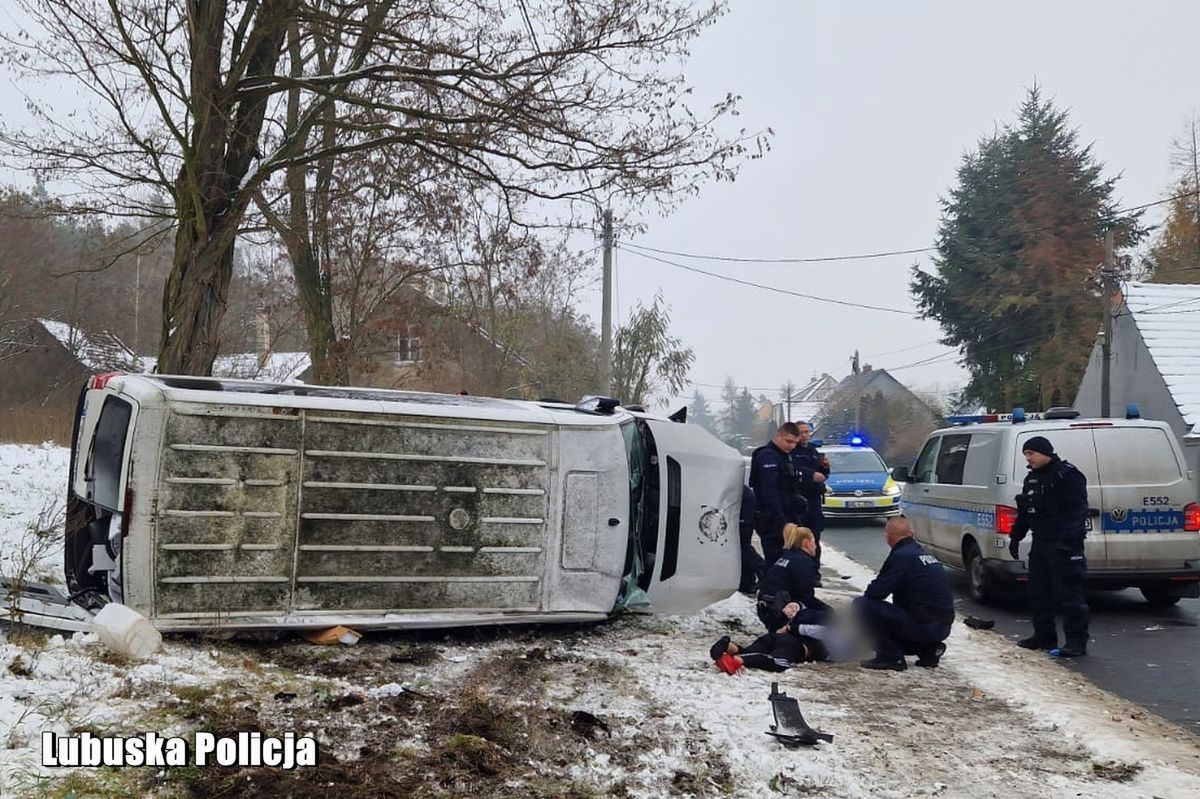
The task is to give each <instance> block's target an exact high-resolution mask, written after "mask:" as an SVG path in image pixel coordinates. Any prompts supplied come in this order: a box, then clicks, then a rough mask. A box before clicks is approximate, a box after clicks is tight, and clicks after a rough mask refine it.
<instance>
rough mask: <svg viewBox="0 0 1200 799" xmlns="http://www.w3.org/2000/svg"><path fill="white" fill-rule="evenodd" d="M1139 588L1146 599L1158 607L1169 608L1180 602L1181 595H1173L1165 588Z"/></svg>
mask: <svg viewBox="0 0 1200 799" xmlns="http://www.w3.org/2000/svg"><path fill="white" fill-rule="evenodd" d="M1138 590H1139V591H1141V592H1142V596H1144V597H1145V598H1146V601H1147V602H1149V603H1150V604H1151V605H1152V606H1153V607H1156V608H1169V607H1171V606H1172V605H1176V604H1178V603H1179V597H1177V596H1172V595H1171V594H1170V593H1169V592H1168V591H1167V589H1165V588H1153V587H1150V586H1147V587H1145V588H1139V589H1138Z"/></svg>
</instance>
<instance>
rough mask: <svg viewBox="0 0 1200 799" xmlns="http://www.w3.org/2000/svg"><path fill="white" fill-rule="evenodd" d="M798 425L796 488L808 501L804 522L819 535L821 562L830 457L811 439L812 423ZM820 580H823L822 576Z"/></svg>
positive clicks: (794, 455) (818, 558)
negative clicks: (822, 499) (822, 501)
mask: <svg viewBox="0 0 1200 799" xmlns="http://www.w3.org/2000/svg"><path fill="white" fill-rule="evenodd" d="M796 428H797V429H798V430H799V431H800V432H799V436H798V440H797V442H796V448H795V449H793V450H792V463H793V465H794V466H795V468H796V489H797V490H798V491H799V492H800V496H802V497H804V501H805V502H806V503H807V505H808V510H807V511H806V512H805V514H804V526H805V527H807V528H808V529H810V530H812V531H813V535H814V536H815V537H816V539H817V566H820V565H821V531H822V530H824V529H825V513H824V511H823V510H822V508H821V497H822V496H824V495H825V478H827V477H829V459H828V458H826V457H825V456H824V455H822V454H821V453H820V451H819V450H818V449H817V448H816V447H814V446H813V445H812V444H811V443H809V442H810V441H812V426H811V425H810V424H809V423H808V422H797V423H796ZM817 583H818V585H819V584H820V580H819V579H818V581H817Z"/></svg>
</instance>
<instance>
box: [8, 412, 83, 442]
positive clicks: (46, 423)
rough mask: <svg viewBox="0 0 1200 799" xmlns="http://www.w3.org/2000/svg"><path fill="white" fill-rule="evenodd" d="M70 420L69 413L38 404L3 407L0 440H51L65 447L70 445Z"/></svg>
mask: <svg viewBox="0 0 1200 799" xmlns="http://www.w3.org/2000/svg"><path fill="white" fill-rule="evenodd" d="M71 422H72V419H71V414H69V413H62V414H59V413H55V412H53V411H49V410H47V409H45V408H43V407H41V406H38V405H21V406H17V407H15V408H5V409H4V412H3V413H0V442H6V443H10V444H40V443H42V442H43V441H53V442H54V443H56V444H58V445H59V446H63V447H67V446H70V445H71Z"/></svg>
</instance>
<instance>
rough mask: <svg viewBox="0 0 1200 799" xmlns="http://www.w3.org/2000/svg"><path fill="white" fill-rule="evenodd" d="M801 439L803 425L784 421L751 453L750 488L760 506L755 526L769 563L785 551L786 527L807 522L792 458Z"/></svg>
mask: <svg viewBox="0 0 1200 799" xmlns="http://www.w3.org/2000/svg"><path fill="white" fill-rule="evenodd" d="M799 440H800V428H798V427H797V426H796V425H795V424H794V423H792V422H784V423H783V424H782V425H780V426H779V429H778V430H776V431H775V435H774V436H773V437H772V438H771V440H770V441H768V442H767V443H766V444H765V445H763V446H761V447H759V448H758V449H756V450H754V452H753V453H751V455H750V487H751V488H752V489H754V498H755V500H756V501H757V505H758V506H757V510H756V513H755V516H754V529H756V530H758V538H759V540H760V541H762V548H763V557H764V558H766V562H767V563H768V564H771V563H774V562H775V561H776V559H777V558H778V557H779V553H780V552H781V551H782V550H783V526H784V525H785V524H788V523H792V524H803V523H804V497H802V496H801V495H800V492H799V491H798V490H797V487H798V482H797V478H796V467H795V464H793V462H792V459H791V457H789V456H790V455H791V453H792V450H793V449H795V448H796V444H797V442H798V441H799Z"/></svg>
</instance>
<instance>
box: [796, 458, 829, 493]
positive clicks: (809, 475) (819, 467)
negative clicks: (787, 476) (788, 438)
mask: <svg viewBox="0 0 1200 799" xmlns="http://www.w3.org/2000/svg"><path fill="white" fill-rule="evenodd" d="M821 457H822V456H821V452H820V450H818V449H817V448H816V447H814V446H813V445H812V444H804V445H803V446H801V445H797V446H796V448H795V449H794V450H792V453H791V458H792V464H793V465H794V466H795V468H796V486H797V488H798V489H799V491H800V493H801V494H803V495H804V498H805V499H807V500H808V501H809V502H813V501H814V500H815V501H817V502H820V501H821V495H822V494H824V493H825V484H824V483H818V482H817V481H816V480H813V475H814V474H816V473H817V472H820V473H821V474H823V475H825V476H826V477H828V476H829V467H828V466H825V465H824V464H823V463H822V462H821Z"/></svg>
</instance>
